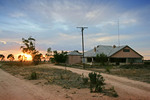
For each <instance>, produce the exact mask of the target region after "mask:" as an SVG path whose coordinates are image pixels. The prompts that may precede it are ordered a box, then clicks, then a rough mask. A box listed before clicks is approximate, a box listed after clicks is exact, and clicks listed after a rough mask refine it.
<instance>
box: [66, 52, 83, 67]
mask: <svg viewBox="0 0 150 100" xmlns="http://www.w3.org/2000/svg"><path fill="white" fill-rule="evenodd" d="M67 55H68V61H67V63H68V64H71V65H72V64H80V63H81V62H82V54H81V53H80V52H78V51H77V50H74V51H71V52H68V53H67Z"/></svg>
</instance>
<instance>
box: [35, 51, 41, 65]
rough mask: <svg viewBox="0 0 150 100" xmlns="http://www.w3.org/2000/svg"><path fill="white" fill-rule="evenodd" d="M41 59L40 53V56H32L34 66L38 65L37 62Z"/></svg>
mask: <svg viewBox="0 0 150 100" xmlns="http://www.w3.org/2000/svg"><path fill="white" fill-rule="evenodd" d="M41 58H42V54H41V53H40V54H36V55H35V56H34V58H33V62H34V64H35V65H38V64H39V62H40V61H41Z"/></svg>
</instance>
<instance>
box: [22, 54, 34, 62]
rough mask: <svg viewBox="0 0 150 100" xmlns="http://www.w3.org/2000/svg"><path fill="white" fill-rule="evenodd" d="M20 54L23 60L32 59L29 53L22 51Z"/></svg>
mask: <svg viewBox="0 0 150 100" xmlns="http://www.w3.org/2000/svg"><path fill="white" fill-rule="evenodd" d="M21 55H22V56H23V57H24V58H23V59H24V60H28V61H30V60H32V56H31V55H29V54H25V53H22V54H21Z"/></svg>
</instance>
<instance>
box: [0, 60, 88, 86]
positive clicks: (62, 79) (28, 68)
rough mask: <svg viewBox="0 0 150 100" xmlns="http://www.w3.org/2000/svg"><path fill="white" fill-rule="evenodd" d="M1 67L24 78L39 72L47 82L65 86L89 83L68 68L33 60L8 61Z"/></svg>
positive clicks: (39, 76)
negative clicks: (35, 62)
mask: <svg viewBox="0 0 150 100" xmlns="http://www.w3.org/2000/svg"><path fill="white" fill-rule="evenodd" d="M1 69H3V70H5V71H7V72H8V73H10V74H12V75H14V76H19V77H20V76H21V77H23V78H24V79H31V78H30V77H31V74H32V73H33V72H36V73H37V76H38V79H39V80H41V79H44V80H47V82H45V84H56V85H60V86H62V87H64V88H87V87H88V85H85V84H83V80H82V77H81V76H80V75H78V74H76V73H72V72H71V71H68V70H62V69H55V68H51V67H47V66H46V65H37V66H34V65H32V63H31V62H24V63H22V64H21V63H20V62H8V63H3V64H2V66H1Z"/></svg>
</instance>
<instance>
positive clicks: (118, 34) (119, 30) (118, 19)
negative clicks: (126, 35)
mask: <svg viewBox="0 0 150 100" xmlns="http://www.w3.org/2000/svg"><path fill="white" fill-rule="evenodd" d="M119 27H120V26H119V19H118V46H119V47H120V30H119Z"/></svg>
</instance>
